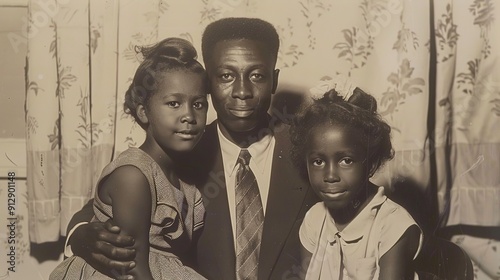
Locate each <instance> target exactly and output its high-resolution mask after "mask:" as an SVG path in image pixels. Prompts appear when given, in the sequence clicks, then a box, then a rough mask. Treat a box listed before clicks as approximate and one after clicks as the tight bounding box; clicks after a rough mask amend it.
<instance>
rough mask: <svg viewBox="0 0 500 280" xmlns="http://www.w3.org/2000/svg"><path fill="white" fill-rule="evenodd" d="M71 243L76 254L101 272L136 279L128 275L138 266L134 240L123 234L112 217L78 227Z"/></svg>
mask: <svg viewBox="0 0 500 280" xmlns="http://www.w3.org/2000/svg"><path fill="white" fill-rule="evenodd" d="M69 244H70V245H71V249H72V251H73V253H74V254H75V255H77V256H79V257H81V258H83V259H84V260H85V261H86V262H87V263H88V264H90V265H91V266H92V267H94V268H95V269H97V270H98V271H100V272H101V273H103V274H106V275H108V276H109V277H111V278H116V279H133V277H132V276H130V275H125V274H126V273H127V272H128V271H129V270H130V269H132V268H134V267H135V262H134V259H135V250H134V249H133V248H130V247H131V246H133V245H134V239H133V238H132V237H131V236H127V235H121V234H120V228H119V227H118V226H115V225H114V224H113V221H112V220H111V219H110V220H107V221H106V222H105V223H102V222H92V223H88V224H85V225H80V226H78V227H77V228H76V229H75V231H74V232H73V234H72V235H71V237H70V240H69Z"/></svg>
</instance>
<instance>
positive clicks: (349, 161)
mask: <svg viewBox="0 0 500 280" xmlns="http://www.w3.org/2000/svg"><path fill="white" fill-rule="evenodd" d="M339 163H340V166H349V165H352V164H353V163H354V160H352V159H351V158H343V159H341V160H340V162H339Z"/></svg>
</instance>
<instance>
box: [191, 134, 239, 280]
mask: <svg viewBox="0 0 500 280" xmlns="http://www.w3.org/2000/svg"><path fill="white" fill-rule="evenodd" d="M206 134H207V138H208V140H207V141H206V142H205V143H210V145H202V146H203V150H202V151H201V152H203V154H204V156H203V157H201V160H203V161H204V162H203V164H204V165H206V166H211V167H212V168H211V169H209V171H208V178H207V179H206V181H205V183H204V184H203V186H202V188H201V189H200V191H201V194H202V196H203V203H204V205H205V210H206V215H205V227H204V229H203V232H202V234H201V237H200V241H199V242H198V259H199V262H200V269H201V271H202V272H205V271H212V272H216V273H215V274H213V273H204V274H207V275H206V276H207V277H209V278H214V279H235V278H236V272H235V259H236V258H235V252H234V241H233V233H232V228H231V218H230V215H229V205H228V202H227V191H226V182H225V177H224V168H223V164H222V154H221V151H220V145H219V139H218V136H217V130H216V126H215V125H214V124H212V125H211V126H208V127H207V130H206ZM212 139H214V140H212ZM214 266H215V267H214Z"/></svg>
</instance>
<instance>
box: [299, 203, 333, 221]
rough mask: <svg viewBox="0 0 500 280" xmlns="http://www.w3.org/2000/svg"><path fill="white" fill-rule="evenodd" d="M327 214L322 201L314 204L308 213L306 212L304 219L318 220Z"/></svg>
mask: <svg viewBox="0 0 500 280" xmlns="http://www.w3.org/2000/svg"><path fill="white" fill-rule="evenodd" d="M326 213H328V209H327V208H326V206H325V203H324V202H323V201H320V202H317V203H316V204H314V205H313V206H312V207H311V209H309V211H307V213H306V215H305V218H304V219H311V220H318V219H320V218H322V217H324V216H325V215H326Z"/></svg>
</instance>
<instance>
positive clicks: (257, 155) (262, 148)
mask: <svg viewBox="0 0 500 280" xmlns="http://www.w3.org/2000/svg"><path fill="white" fill-rule="evenodd" d="M217 134H218V136H219V141H220V147H221V152H222V157H223V159H224V160H223V162H225V163H224V172H225V173H227V174H229V175H230V176H232V175H233V174H232V173H233V172H235V170H236V166H237V161H238V155H239V154H240V150H241V148H240V147H238V145H236V144H234V143H233V142H231V141H230V140H229V139H227V138H226V137H225V136H224V135H223V134H222V132H221V130H220V128H219V124H217ZM273 141H275V140H274V137H273V135H272V134H266V135H265V136H264V137H262V138H261V139H260V140H259V141H257V142H254V143H252V144H251V145H250V146H249V147H248V148H247V149H248V152H249V153H250V155H251V156H252V158H251V160H250V161H254V163H255V165H254V166H255V167H256V169H257V170H252V171H253V172H254V173H255V172H260V173H263V172H264V171H265V166H267V165H266V163H267V161H268V160H270V158H269V156H268V155H269V153H268V151H269V148H270V147H272V145H271V144H272V142H273Z"/></svg>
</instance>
